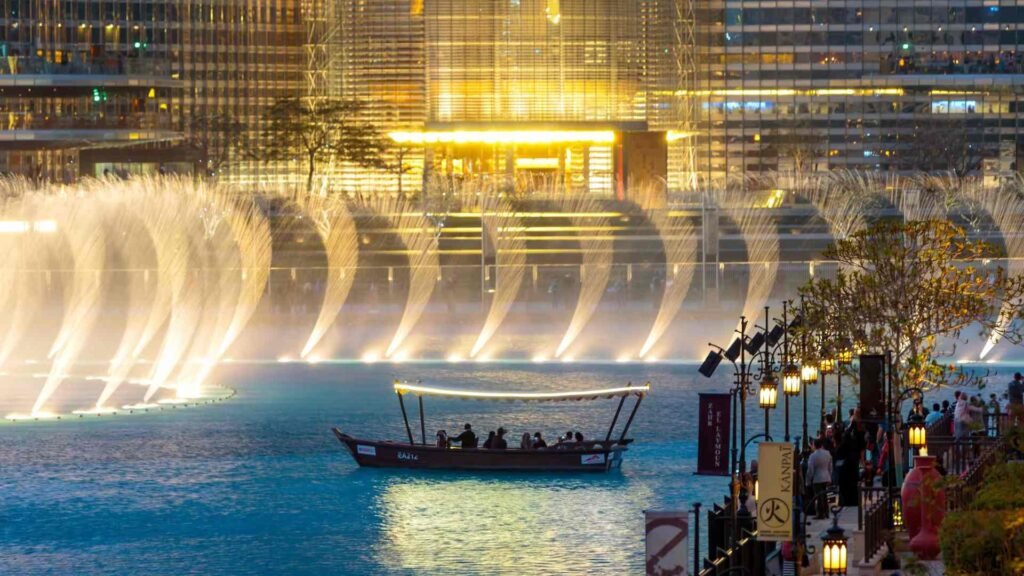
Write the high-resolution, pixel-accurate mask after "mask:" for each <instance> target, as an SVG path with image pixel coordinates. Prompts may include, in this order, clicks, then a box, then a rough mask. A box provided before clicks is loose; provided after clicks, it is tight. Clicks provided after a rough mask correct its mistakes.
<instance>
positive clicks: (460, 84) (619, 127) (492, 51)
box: [332, 0, 678, 194]
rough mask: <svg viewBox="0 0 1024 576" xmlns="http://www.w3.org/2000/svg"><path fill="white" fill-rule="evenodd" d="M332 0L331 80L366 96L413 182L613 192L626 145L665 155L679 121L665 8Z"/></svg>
mask: <svg viewBox="0 0 1024 576" xmlns="http://www.w3.org/2000/svg"><path fill="white" fill-rule="evenodd" d="M339 1H340V6H341V10H340V11H339V16H340V21H341V34H340V39H339V42H340V44H341V46H342V49H341V50H340V55H339V57H338V58H336V59H333V60H332V62H333V71H334V76H335V78H336V81H335V82H334V84H333V85H334V86H336V87H337V89H338V90H339V91H340V92H341V93H342V94H343V95H344V96H345V97H347V98H358V99H361V100H363V101H365V102H367V110H366V116H367V119H368V120H370V121H372V122H375V123H376V124H377V125H378V126H379V127H380V128H382V129H383V130H384V131H385V132H387V133H388V134H389V135H390V136H391V138H392V139H393V141H394V144H395V146H394V147H393V150H392V154H395V153H396V151H397V152H398V153H400V154H401V156H402V158H401V159H400V160H399V161H398V162H399V166H397V168H402V166H401V164H402V163H404V162H408V163H409V167H408V169H409V171H410V172H413V171H414V172H416V173H417V174H416V175H414V176H413V179H414V180H419V179H420V178H421V175H422V177H425V178H427V179H428V180H429V179H430V178H431V177H441V178H445V179H457V180H463V179H472V178H479V177H486V178H493V177H498V179H499V180H502V181H503V182H504V184H505V185H508V186H513V185H516V184H515V183H516V182H522V181H534V180H537V179H543V180H551V179H557V180H559V181H562V182H564V183H565V184H566V185H567V186H568V187H571V188H574V189H585V190H589V191H593V192H595V193H607V194H611V193H612V192H613V191H615V190H617V189H618V190H619V191H621V189H622V187H623V186H624V181H625V179H627V178H628V177H629V175H630V171H629V166H630V162H629V156H630V151H631V150H640V149H644V150H648V149H649V150H652V151H653V152H654V155H655V156H657V155H658V154H661V155H664V148H665V147H666V138H667V136H666V133H667V131H669V130H672V129H674V128H675V127H676V122H677V118H676V116H675V115H676V107H675V102H676V101H677V97H676V95H675V88H676V86H677V84H678V82H677V81H676V73H677V67H676V65H675V60H674V59H675V57H676V52H675V51H674V50H673V49H672V47H673V46H674V43H673V42H674V38H673V21H672V16H673V15H674V14H675V12H674V8H673V7H674V4H675V3H674V2H671V1H665V0H631V1H627V2H622V1H617V0H511V1H507V2H494V1H492V0H459V1H455V0H387V1H382V2H363V1H360V0H339ZM392 164H394V162H392ZM661 164H664V162H661ZM638 165H639V162H633V163H632V166H633V167H634V170H633V172H632V174H634V175H636V174H637V172H636V167H637V166H638ZM649 168H650V169H649V170H647V171H648V172H651V171H653V172H654V173H657V174H658V175H659V176H664V174H665V172H666V171H667V168H665V167H664V166H654V167H649ZM645 170H646V168H645ZM393 177H396V176H395V175H393ZM637 177H639V176H637ZM403 178H404V176H403ZM380 184H381V182H375V183H374V185H377V186H379V185H380ZM416 185H417V186H418V185H419V182H416Z"/></svg>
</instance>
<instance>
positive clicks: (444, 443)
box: [437, 430, 448, 448]
mask: <svg viewBox="0 0 1024 576" xmlns="http://www.w3.org/2000/svg"><path fill="white" fill-rule="evenodd" d="M437 447H438V448H447V447H448V433H447V432H445V431H444V430H438V431H437Z"/></svg>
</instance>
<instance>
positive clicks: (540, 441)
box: [533, 432, 548, 450]
mask: <svg viewBox="0 0 1024 576" xmlns="http://www.w3.org/2000/svg"><path fill="white" fill-rule="evenodd" d="M547 447H548V443H547V442H545V441H544V437H543V436H541V435H540V432H534V433H533V448H534V449H535V450H536V449H539V448H547Z"/></svg>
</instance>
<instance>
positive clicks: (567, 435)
mask: <svg viewBox="0 0 1024 576" xmlns="http://www.w3.org/2000/svg"><path fill="white" fill-rule="evenodd" d="M563 442H572V430H569V431H568V432H566V433H565V436H562V437H560V438H559V439H558V443H559V444H561V443H563Z"/></svg>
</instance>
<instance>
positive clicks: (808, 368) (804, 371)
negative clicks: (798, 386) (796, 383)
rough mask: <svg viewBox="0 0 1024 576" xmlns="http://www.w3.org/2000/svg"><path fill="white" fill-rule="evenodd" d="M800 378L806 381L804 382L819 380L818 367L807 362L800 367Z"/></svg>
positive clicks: (809, 382) (811, 382) (810, 382)
mask: <svg viewBox="0 0 1024 576" xmlns="http://www.w3.org/2000/svg"><path fill="white" fill-rule="evenodd" d="M800 379H801V380H803V381H804V384H814V383H815V382H817V381H818V367H817V366H815V365H814V364H811V363H808V362H805V363H804V365H803V366H802V367H801V368H800Z"/></svg>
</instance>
